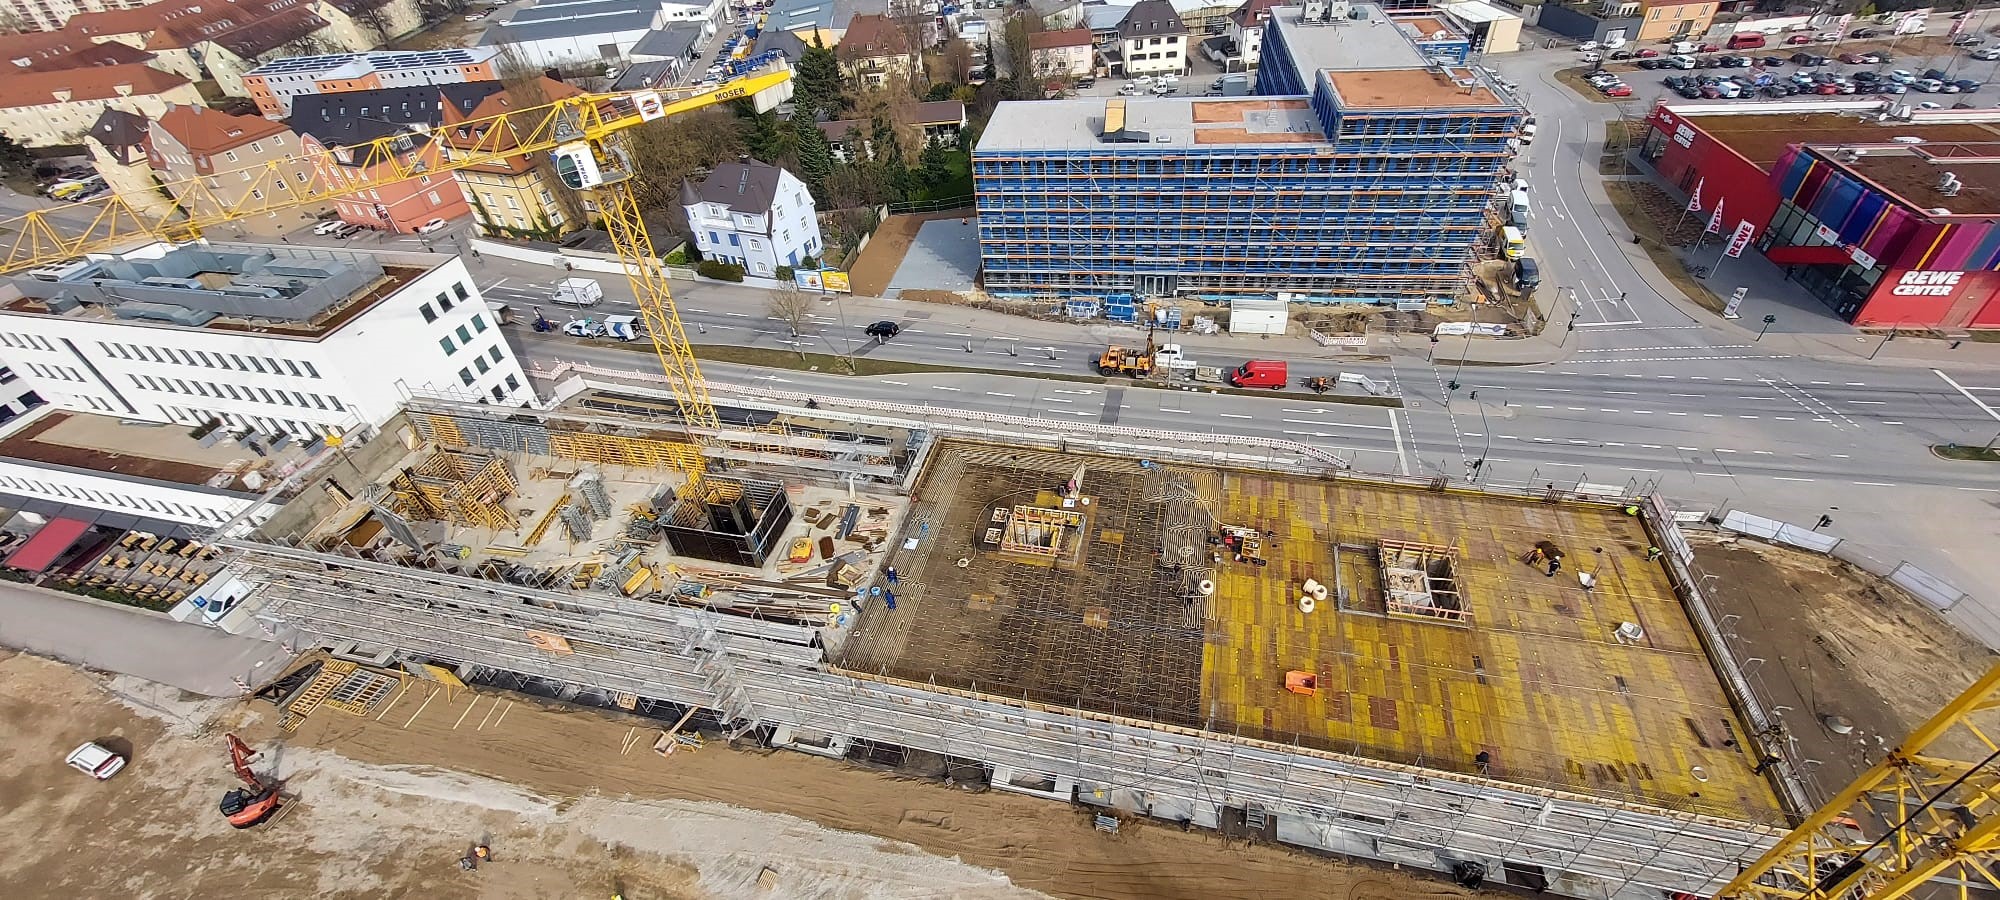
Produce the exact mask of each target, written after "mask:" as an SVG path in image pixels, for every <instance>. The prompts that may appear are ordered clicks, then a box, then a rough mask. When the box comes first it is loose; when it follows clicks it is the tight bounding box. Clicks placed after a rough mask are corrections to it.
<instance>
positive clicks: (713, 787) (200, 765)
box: [0, 655, 1464, 900]
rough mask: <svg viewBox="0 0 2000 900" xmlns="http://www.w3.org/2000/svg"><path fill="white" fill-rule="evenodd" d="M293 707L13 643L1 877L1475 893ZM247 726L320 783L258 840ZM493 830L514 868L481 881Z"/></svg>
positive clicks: (608, 725)
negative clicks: (77, 750) (237, 755)
mask: <svg viewBox="0 0 2000 900" xmlns="http://www.w3.org/2000/svg"><path fill="white" fill-rule="evenodd" d="M274 721H275V716H274V715H273V711H272V709H271V707H269V706H268V705H265V704H262V703H253V704H247V705H246V704H239V703H235V702H232V701H208V702H205V703H190V702H187V701H185V700H183V699H181V698H180V697H179V696H178V692H176V691H173V690H172V689H163V688H160V687H159V686H156V685H151V684H149V683H145V682H139V681H137V680H134V679H129V678H123V677H119V678H107V677H103V676H98V675H93V674H89V673H84V672H81V671H79V670H76V669H74V668H71V667H68V666H65V665H61V664H58V663H53V662H49V661H46V660H41V659H37V658H34V657H29V656H25V655H12V656H5V657H0V754H4V755H5V758H7V759H9V760H13V761H15V765H13V766H11V767H9V770H8V771H7V772H6V773H5V774H4V775H0V883H4V884H7V885H9V893H10V894H11V895H13V896H22V897H58V896H84V897H93V896H110V895H114V894H115V895H118V896H131V897H222V896H227V897H231V898H239V900H242V898H262V897H297V896H302V895H312V896H319V897H333V898H344V897H354V898H361V897H367V898H376V897H406V896H421V897H426V898H481V900H514V898H520V900H527V898H544V897H590V896H598V897H604V896H609V895H610V894H611V892H612V891H613V890H614V889H615V890H621V891H623V894H624V896H625V897H627V898H630V900H650V898H697V897H785V898H795V897H797V898H830V900H831V898H843V900H844V898H862V897H893V898H902V897H924V898H931V897H955V898H969V900H984V898H1016V897H1020V898H1026V897H1035V896H1043V894H1041V893H1038V892H1040V891H1046V892H1048V893H1050V894H1055V895H1060V896H1074V897H1102V898H1142V897H1144V898H1155V897H1169V898H1170V897H1189V898H1195V897H1201V898H1212V897H1222V896H1228V897H1272V898H1279V897H1282V898H1287V900H1289V898H1293V897H1308V896H1310V897H1338V898H1343V900H1390V898H1397V900H1403V898H1410V900H1426V898H1443V897H1451V896H1463V895H1464V892H1463V891H1460V890H1459V889H1457V888H1455V887H1453V886H1451V885H1449V884H1446V883H1444V882H1442V881H1434V880H1431V879H1428V878H1422V877H1418V876H1414V875H1410V874H1407V873H1403V872H1397V871H1392V870H1388V869H1379V868H1375V867H1369V866H1362V865H1349V864H1344V863H1340V862H1336V861H1332V860H1327V859H1320V858H1315V857H1310V856H1307V855H1304V854H1300V853H1295V852H1291V851H1287V850H1281V849H1277V848H1273V847H1268V846H1262V845H1255V846H1252V845H1244V844H1240V843H1230V842H1226V841H1223V840H1222V839H1220V838H1218V837H1215V836H1214V835H1211V834H1205V833H1201V832H1193V833H1183V832H1181V831H1179V830H1177V829H1175V828H1172V827H1170V826H1156V825H1153V824H1149V823H1127V824H1126V825H1125V827H1124V828H1123V829H1122V830H1121V831H1120V833H1118V834H1115V835H1110V834H1104V833H1101V832H1097V831H1094V830H1093V829H1092V828H1091V827H1090V824H1089V821H1088V816H1087V815H1086V814H1085V813H1084V812H1082V811H1081V810H1078V809H1075V808H1071V807H1066V806H1062V805H1058V804H1053V803H1048V802H1046V801H1041V800H1035V799H1031V798H1026V797H1020V796H1017V795H1012V794H1003V793H994V792H988V793H971V792H967V791H964V790H959V789H954V788H948V787H945V786H943V785H941V784H937V783H934V782H926V781H914V780H908V779H900V778H896V777H892V776H889V775H886V774H881V773H877V772H874V771H871V770H867V769H863V768H860V767H857V766H853V765H849V764H845V763H838V762H833V761H829V760H821V759H816V758H812V757H807V756H803V755H800V754H796V753H789V752H756V751H739V750H732V749H728V748H725V747H723V746H721V745H719V744H711V745H709V746H707V747H703V748H701V749H699V750H694V751H691V752H681V753H676V754H675V755H674V756H672V757H670V758H666V759H662V758H661V757H659V756H657V755H655V754H653V753H652V752H651V750H650V749H649V747H650V744H651V739H650V735H651V734H654V733H656V732H651V731H640V730H636V729H635V728H634V724H633V720H625V719H621V718H618V717H615V716H611V715H607V714H602V713H598V712H594V711H586V710H573V709H566V708H544V707H541V706H537V705H534V704H533V703H531V702H530V701H528V700H527V699H526V698H522V697H516V696H512V695H493V694H486V693H476V692H468V691H459V692H456V693H454V694H446V693H445V692H444V691H442V690H438V691H436V692H435V693H433V692H430V691H427V690H425V688H424V687H421V686H420V687H417V688H414V689H412V690H410V691H408V692H405V693H404V694H403V695H400V696H398V697H397V698H396V699H395V700H393V701H391V702H390V703H389V704H388V705H386V706H384V707H382V708H381V709H380V710H379V711H378V713H377V715H376V716H375V717H371V718H362V717H356V716H350V715H347V714H345V713H341V712H337V711H332V710H330V709H324V708H323V709H322V710H321V711H320V712H318V713H316V714H314V716H313V717H312V718H311V719H309V720H308V721H307V722H306V723H305V724H304V726H303V727H302V728H301V729H300V730H299V731H298V733H297V734H295V735H292V736H289V737H285V738H283V739H282V740H280V739H279V735H278V734H277V729H276V728H275V726H274V725H273V722H274ZM642 724H643V723H642ZM232 728H233V729H235V730H237V731H238V733H240V734H241V735H242V736H243V737H244V738H245V739H246V740H248V741H249V742H250V743H251V744H252V745H253V746H255V747H258V748H261V749H264V750H266V751H267V754H268V757H269V759H270V760H271V761H270V762H260V763H259V764H258V765H257V766H256V768H258V769H259V771H266V770H268V769H270V768H271V767H275V768H276V770H277V772H278V773H279V774H280V775H282V776H283V777H285V779H286V784H287V789H288V792H290V793H293V794H296V795H297V797H298V799H297V801H296V802H295V805H294V806H293V808H292V811H291V812H290V813H289V814H288V815H287V816H286V817H285V818H284V819H283V820H281V821H278V822H275V823H272V824H269V825H266V826H262V827H259V828H257V829H254V830H250V831H244V832H236V831H233V830H231V829H230V828H229V827H228V824H227V823H226V822H225V821H224V820H223V819H222V817H221V816H220V815H219V814H218V813H217V811H216V808H215V804H216V802H217V800H218V799H219V798H220V796H221V794H222V792H223V791H224V790H226V789H227V788H229V787H231V786H232V785H233V784H234V779H233V778H232V776H230V775H229V773H228V771H227V765H226V757H225V755H224V753H223V744H222V738H221V735H222V733H223V732H224V731H226V730H229V729H232ZM634 735H636V738H634V737H633V736H634ZM92 739H96V740H99V741H101V742H103V743H106V744H107V745H111V746H113V747H114V748H115V749H120V750H122V751H126V752H129V753H130V755H131V759H132V762H131V765H130V766H128V767H127V769H126V771H125V772H123V773H121V774H119V775H118V776H117V777H116V778H114V779H113V780H111V781H109V782H105V783H101V784H100V783H95V782H92V781H90V780H89V779H87V778H85V777H84V776H82V775H80V774H78V773H76V772H74V771H71V770H70V769H68V768H67V767H65V766H63V765H62V763H61V759H62V756H63V754H64V753H66V752H67V751H68V750H69V749H70V748H72V747H74V746H75V745H76V744H78V743H81V742H82V741H85V740H92ZM628 741H629V742H630V744H631V746H630V749H629V750H627V749H626V747H627V744H628ZM725 802H726V803H727V804H733V805H725ZM475 840H485V841H487V842H488V843H490V844H491V845H492V847H493V849H494V855H495V860H494V861H493V862H491V863H489V864H487V865H485V866H482V867H481V868H480V870H479V871H477V872H462V871H460V870H459V868H458V866H457V864H456V862H455V860H456V859H457V858H458V857H459V856H461V855H463V854H464V853H465V852H466V849H467V847H468V845H469V844H470V843H471V842H473V841H475Z"/></svg>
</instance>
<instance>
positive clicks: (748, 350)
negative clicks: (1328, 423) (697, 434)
mask: <svg viewBox="0 0 2000 900" xmlns="http://www.w3.org/2000/svg"><path fill="white" fill-rule="evenodd" d="M576 343H578V344H581V345H584V346H591V347H608V348H614V349H621V350H628V351H631V352H634V353H646V354H648V355H651V354H652V352H653V346H652V344H650V343H648V342H645V341H629V342H628V341H600V340H579V341H577V342H576ZM690 346H691V347H692V348H693V350H694V355H695V358H696V359H698V360H705V361H708V362H720V363H734V364H736V365H744V366H758V367H761V368H767V369H790V370H792V371H797V372H813V373H816V374H820V375H837V376H843V377H844V376H849V375H852V376H856V377H863V378H869V377H875V376H880V375H911V374H924V373H935V374H943V375H999V376H1003V377H1009V378H1040V379H1045V380H1048V381H1070V382H1077V383H1081V384H1108V385H1113V386H1117V387H1137V388H1150V389H1153V390H1163V391H1178V390H1189V391H1198V392H1201V393H1205V394H1237V395H1241V396H1245V397H1282V398H1284V399H1286V400H1309V401H1312V402H1315V403H1345V404H1349V405H1353V406H1388V407H1401V406H1402V405H1403V400H1402V398H1401V397H1375V396H1352V395H1347V394H1315V393H1312V392H1309V391H1284V392H1272V391H1268V390H1262V391H1258V390H1245V389H1242V388H1233V387H1226V386H1223V385H1214V384H1204V385H1199V386H1194V387H1187V386H1182V385H1170V384H1159V383H1155V382H1147V381H1133V380H1130V379H1125V378H1106V377H1104V376H1102V375H1081V374H1071V373H1065V372H1040V371H1036V372H1009V371H1006V370H1004V369H986V368H980V367H977V366H949V365H938V364H935V363H918V362H904V361H902V360H894V359H874V358H871V357H866V356H856V357H842V356H836V355H833V354H830V353H804V354H801V353H799V352H798V351H796V350H774V349H770V348H766V347H738V346H734V345H729V344H691V345H690Z"/></svg>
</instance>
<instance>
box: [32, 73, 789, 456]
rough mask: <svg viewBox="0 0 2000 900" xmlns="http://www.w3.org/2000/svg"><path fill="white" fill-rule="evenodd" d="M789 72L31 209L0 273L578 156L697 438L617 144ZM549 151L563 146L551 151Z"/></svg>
mask: <svg viewBox="0 0 2000 900" xmlns="http://www.w3.org/2000/svg"><path fill="white" fill-rule="evenodd" d="M791 77H792V72H791V70H790V69H789V68H785V67H780V68H778V69H775V70H771V71H765V72H761V73H758V74H753V75H748V76H745V77H743V78H738V79H735V80H732V81H729V82H727V83H724V84H722V85H720V86H718V87H715V88H713V89H710V90H705V91H700V92H697V93H693V94H689V95H687V96H682V97H678V98H670V97H668V96H667V95H666V94H664V93H662V92H657V91H638V92H631V93H617V94H580V95H577V96H573V97H565V98H563V99H561V100H556V101H553V102H550V103H545V104H542V105H539V106H531V107H527V108H524V109H520V110H514V111H509V112H505V113H501V114H499V115H495V116H488V117H485V118H480V119H470V120H467V121H464V122H459V123H455V124H450V125H444V126H440V127H438V128H435V129H432V130H431V131H429V132H427V133H423V134H398V135H391V136H388V137H383V138H377V139H375V140H372V141H367V142H364V143H359V144H354V145H351V146H344V147H335V148H329V149H326V150H321V151H318V152H316V153H309V154H302V155H299V156H293V157H288V158H285V159H278V160H271V161H267V162H264V163H261V164H258V165H252V166H245V167H242V168H239V169H231V170H227V171H219V172H216V173H215V174H214V175H212V176H207V177H203V178H191V179H185V180H182V181H176V182H171V183H168V184H165V185H163V186H164V187H165V188H166V190H167V192H168V194H169V195H171V196H172V197H173V198H174V203H173V204H172V206H171V207H170V208H169V209H168V210H167V211H166V212H164V213H163V212H158V211H149V210H148V209H147V208H146V207H143V206H137V205H134V204H133V203H131V202H130V201H129V200H128V199H127V198H125V197H121V196H117V195H112V196H107V197H103V198H99V199H96V200H92V201H89V202H85V203H75V204H69V205H66V206H60V207H53V208H47V209H37V210H33V211H30V212H28V213H27V214H25V215H20V216H15V217H13V218H11V219H5V220H0V240H6V241H7V242H8V243H7V254H6V257H5V259H4V260H0V273H6V272H16V271H20V270H22V269H28V268H33V267H36V266H43V265H48V264H51V263H58V262H63V261H66V260H69V259H73V258H75V257H77V256H80V255H82V254H85V253H98V252H108V251H112V250H116V249H119V248H122V247H125V246H128V245H130V244H133V243H135V242H139V241H152V240H168V241H175V242H180V241H189V240H194V239H195V238H198V237H200V236H201V231H202V229H203V228H206V227H210V226H214V225H220V224H223V223H227V222H232V221H236V220H239V219H244V218H248V217H251V216H257V215H262V214H265V213H271V212H278V211H281V210H287V209H294V208H297V207H300V206H310V205H313V204H316V203H323V202H326V201H330V200H334V199H337V198H340V197H349V196H352V195H355V194H359V193H362V192H365V191H367V190H368V189H370V188H379V187H382V186H384V185H390V184H396V183H398V182H402V181H407V180H409V179H412V178H421V177H427V176H436V175H445V176H449V175H450V173H452V172H455V171H458V170H460V169H467V168H473V167H477V166H488V165H495V164H501V163H507V162H509V161H510V160H514V159H517V158H519V157H523V156H528V155H531V154H538V153H549V154H551V155H552V156H555V157H562V156H564V155H565V154H567V159H568V161H570V162H571V163H574V162H575V160H576V158H577V156H578V155H579V154H582V155H587V156H589V157H590V158H591V159H592V161H593V163H592V165H590V166H589V168H590V169H591V177H592V180H591V181H590V182H589V183H588V184H578V183H574V182H572V181H571V175H573V174H574V172H573V171H572V172H568V173H565V172H564V171H563V170H562V168H563V167H562V160H561V159H558V160H557V165H556V168H557V175H558V176H559V177H560V178H561V179H562V180H564V181H565V183H569V184H570V185H571V186H572V187H575V188H579V189H588V190H590V191H591V193H592V194H593V195H594V196H595V197H596V200H597V208H598V213H599V216H600V217H601V221H602V222H603V226H604V230H605V232H606V233H607V234H609V235H610V237H611V243H612V246H614V247H616V248H617V250H618V257H619V261H620V262H622V263H623V264H624V268H625V277H626V279H627V280H628V281H629V282H630V283H631V285H632V291H633V294H634V296H635V297H636V298H637V300H638V306H639V312H640V313H641V315H642V317H643V318H644V319H645V322H646V331H647V334H648V335H649V336H650V337H651V338H652V341H653V350H654V352H655V354H656V355H657V356H658V357H659V361H660V368H661V371H662V372H663V373H664V374H665V375H666V377H667V386H668V389H669V390H670V391H671V392H672V393H673V395H674V398H675V400H676V401H677V402H678V404H679V406H680V412H681V418H682V419H683V420H684V421H685V422H686V423H687V424H688V426H689V428H690V433H691V435H692V436H693V437H694V439H695V441H696V442H697V443H703V442H707V441H710V440H712V435H713V429H715V428H718V427H719V426H720V424H721V420H720V418H719V417H718V416H717V415H716V413H715V404H714V402H713V401H712V400H710V399H709V394H708V383H707V382H706V381H704V380H703V379H702V376H701V370H700V369H699V368H698V367H697V366H696V365H695V359H694V350H693V348H692V347H691V346H689V344H688V340H687V332H686V329H685V328H683V327H682V325H681V319H680V314H679V313H678V312H677V311H676V310H675V309H674V299H673V295H672V293H671V292H670V291H669V290H668V289H667V273H666V268H665V267H664V266H663V265H662V264H661V262H660V257H659V256H658V254H656V253H655V252H654V250H653V240H652V236H651V235H649V234H648V233H647V232H646V225H645V222H644V220H643V218H642V216H641V211H640V209H639V206H638V203H637V202H635V201H634V199H633V196H632V188H631V178H632V175H633V173H632V171H631V168H630V163H629V159H630V157H629V155H628V154H625V153H623V152H622V151H621V150H620V148H618V147H617V146H615V140H614V139H615V138H616V137H617V136H618V134H619V132H622V131H624V130H625V129H627V128H631V127H633V126H635V125H639V124H641V123H644V122H651V121H656V120H659V119H664V118H667V117H670V116H675V115H679V114H681V113H686V112H692V111H694V110H697V109H702V108H704V107H708V106H713V105H715V104H717V103H724V102H727V101H730V100H737V99H743V98H748V97H752V96H754V95H757V94H759V93H762V92H764V91H766V90H770V89H773V88H777V87H779V86H781V85H783V84H785V83H786V82H788V81H790V80H791ZM558 148H561V150H562V151H563V152H562V153H557V152H556V151H557V150H558ZM582 148H588V149H587V151H584V150H583V149H582ZM328 163H331V164H328ZM300 172H305V173H307V175H306V178H305V179H304V180H303V181H302V180H299V178H298V176H297V173H300ZM325 173H332V175H331V177H327V176H326V174H325ZM208 178H214V179H215V180H216V181H218V182H219V183H228V184H230V185H231V186H232V188H234V189H237V190H240V191H241V192H242V193H241V195H240V196H239V197H237V198H235V199H225V198H223V197H222V196H220V195H218V194H217V193H216V192H215V191H214V190H213V189H211V188H210V187H209V183H208V180H207V179H208ZM674 466H675V467H676V468H678V469H679V470H680V471H681V472H682V474H684V475H686V476H687V479H688V483H689V484H691V485H692V484H695V483H698V482H699V481H700V480H701V478H702V475H703V473H704V470H705V467H706V462H705V460H704V458H703V454H702V453H701V451H700V448H699V447H698V446H689V447H688V448H687V449H686V451H685V452H683V453H681V454H679V455H678V456H677V457H676V459H675V460H674Z"/></svg>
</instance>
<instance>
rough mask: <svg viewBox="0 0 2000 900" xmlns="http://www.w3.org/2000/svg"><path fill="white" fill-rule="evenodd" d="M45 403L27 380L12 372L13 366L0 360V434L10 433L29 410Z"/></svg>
mask: <svg viewBox="0 0 2000 900" xmlns="http://www.w3.org/2000/svg"><path fill="white" fill-rule="evenodd" d="M46 402H48V401H46V400H43V399H42V395H41V394H39V393H37V392H36V391H35V386H34V385H33V384H32V383H30V382H29V381H28V379H26V378H22V377H21V376H20V375H19V374H18V373H16V372H15V371H14V367H13V365H11V364H10V363H8V362H6V361H5V360H4V359H0V434H5V433H7V432H9V431H12V430H13V429H14V426H15V425H16V424H18V423H19V422H20V421H21V417H22V416H24V415H27V413H28V411H29V410H31V409H34V408H36V407H38V406H41V405H42V404H43V403H46Z"/></svg>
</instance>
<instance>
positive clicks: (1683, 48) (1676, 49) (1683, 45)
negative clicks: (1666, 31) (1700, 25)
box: [1667, 41, 1695, 56]
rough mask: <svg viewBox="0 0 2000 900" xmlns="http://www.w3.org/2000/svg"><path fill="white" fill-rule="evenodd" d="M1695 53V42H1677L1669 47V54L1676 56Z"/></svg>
mask: <svg viewBox="0 0 2000 900" xmlns="http://www.w3.org/2000/svg"><path fill="white" fill-rule="evenodd" d="M1694 51H1695V44H1694V42H1693V41H1675V42H1673V43H1671V44H1668V45H1667V52H1668V53H1671V54H1673V55H1675V56H1685V55H1687V54H1690V53H1693V52H1694Z"/></svg>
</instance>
